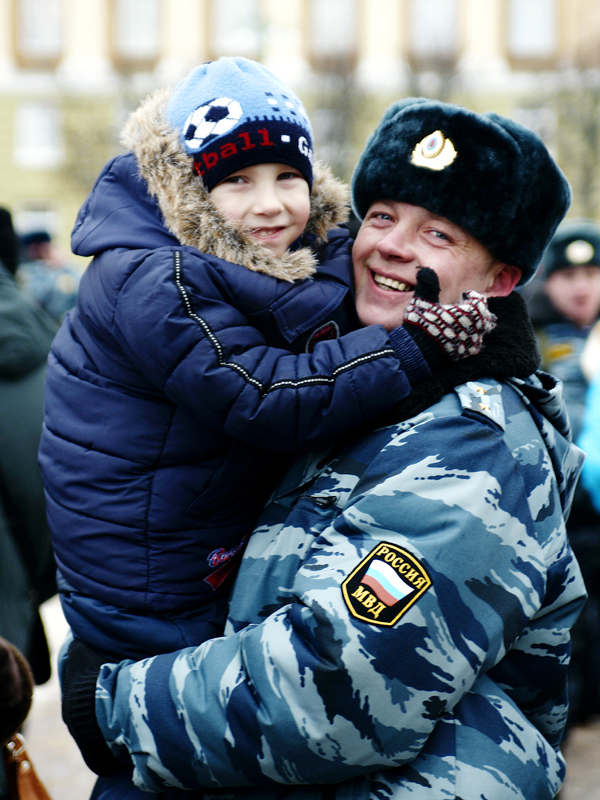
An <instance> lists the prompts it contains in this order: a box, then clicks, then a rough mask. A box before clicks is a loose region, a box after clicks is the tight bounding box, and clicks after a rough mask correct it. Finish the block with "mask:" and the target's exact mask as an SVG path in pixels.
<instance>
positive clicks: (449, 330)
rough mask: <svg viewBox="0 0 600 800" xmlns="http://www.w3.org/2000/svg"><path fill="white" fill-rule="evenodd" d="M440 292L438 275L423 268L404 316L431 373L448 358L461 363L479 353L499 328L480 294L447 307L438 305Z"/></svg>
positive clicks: (466, 294)
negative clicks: (488, 336) (484, 338)
mask: <svg viewBox="0 0 600 800" xmlns="http://www.w3.org/2000/svg"><path fill="white" fill-rule="evenodd" d="M439 293H440V285H439V281H438V277H437V275H436V274H435V272H434V271H433V270H432V269H430V268H429V267H422V268H421V269H420V270H419V272H418V275H417V285H416V287H415V293H414V297H413V299H412V300H411V302H410V303H409V304H408V306H407V307H406V313H405V315H404V327H405V328H406V330H407V331H408V332H409V333H410V334H411V336H412V337H413V338H414V340H415V342H416V344H417V345H418V347H419V349H420V350H421V352H422V354H423V357H424V358H425V360H426V361H427V363H428V364H429V367H430V369H432V371H433V370H434V369H435V368H438V367H441V366H443V364H444V361H446V363H447V359H450V360H451V361H460V360H461V359H462V358H468V356H472V355H475V354H476V353H478V352H479V351H480V350H481V348H482V346H483V337H484V336H485V334H486V333H489V332H490V331H492V330H494V328H495V327H496V317H495V316H494V315H493V314H492V313H491V311H490V310H489V309H488V306H487V299H486V297H485V296H484V295H482V294H479V292H473V291H469V292H463V295H462V299H461V301H460V302H459V303H456V304H448V305H442V304H441V303H439V302H438V297H439ZM432 345H434V346H433V347H432Z"/></svg>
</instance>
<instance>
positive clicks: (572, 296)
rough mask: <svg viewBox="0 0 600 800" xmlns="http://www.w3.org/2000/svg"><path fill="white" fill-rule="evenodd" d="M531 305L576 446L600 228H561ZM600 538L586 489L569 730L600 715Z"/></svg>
mask: <svg viewBox="0 0 600 800" xmlns="http://www.w3.org/2000/svg"><path fill="white" fill-rule="evenodd" d="M529 304H530V313H531V319H532V322H533V325H534V329H535V333H536V336H537V339H538V343H539V346H540V352H541V354H542V368H543V369H545V370H547V371H548V372H550V373H552V374H553V375H555V376H556V377H557V378H559V379H560V380H561V381H562V383H563V395H564V400H565V405H566V407H567V411H568V414H569V420H570V423H571V430H572V435H573V440H574V441H578V440H579V438H580V436H581V433H582V428H583V421H584V415H585V410H586V399H587V396H588V379H587V377H586V375H585V374H584V371H583V369H582V354H583V351H584V348H585V345H586V343H587V342H588V340H589V333H590V330H591V328H592V326H593V325H594V323H595V322H596V321H597V320H598V316H599V315H600V227H599V226H598V225H597V224H596V223H595V222H592V221H591V220H587V219H578V220H572V221H569V222H565V223H563V224H562V225H560V227H559V228H558V230H557V232H556V234H555V236H554V237H553V239H552V241H551V243H550V245H549V246H548V249H547V250H546V253H545V254H544V259H543V261H542V264H541V267H540V281H539V286H538V287H537V290H536V291H534V293H533V294H532V297H531V299H530V301H529ZM588 446H589V448H593V449H590V453H591V455H592V456H594V457H595V454H594V450H595V449H597V445H595V444H594V439H593V438H592V439H591V440H590V439H588ZM586 449H588V447H586ZM587 468H588V467H587V466H586V469H587ZM599 530H600V516H599V515H598V513H597V511H596V510H595V509H594V506H593V504H592V501H591V499H590V496H589V494H588V492H587V490H586V489H585V488H584V485H583V483H582V482H580V483H579V484H578V486H577V491H576V493H575V497H574V500H573V506H572V509H571V514H570V517H569V521H568V524H567V532H568V534H569V540H570V542H571V545H572V547H573V550H574V551H575V555H576V556H577V559H578V560H579V563H580V564H581V567H582V572H583V576H584V579H585V583H586V586H587V589H588V594H589V598H588V602H587V604H586V606H585V608H584V611H583V613H582V614H581V616H580V618H579V620H578V621H577V624H576V625H575V627H574V629H573V633H572V639H573V652H572V656H571V664H570V667H569V697H570V703H569V717H568V726H567V727H568V729H569V730H570V728H571V727H572V726H573V725H578V724H582V723H584V722H585V721H586V720H588V719H589V718H590V717H592V716H593V715H594V714H597V713H598V712H600V679H599V677H598V676H599V671H600V639H599V636H598V630H599V626H600V619H599V609H600V596H599V593H598V588H597V587H598V582H599V580H600V547H599V534H598V531H599Z"/></svg>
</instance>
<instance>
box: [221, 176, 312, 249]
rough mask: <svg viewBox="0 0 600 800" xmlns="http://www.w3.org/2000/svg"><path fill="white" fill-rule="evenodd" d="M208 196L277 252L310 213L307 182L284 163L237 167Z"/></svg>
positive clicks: (290, 239) (223, 210)
mask: <svg viewBox="0 0 600 800" xmlns="http://www.w3.org/2000/svg"><path fill="white" fill-rule="evenodd" d="M210 196H211V198H212V200H213V202H214V204H215V205H216V206H217V208H218V209H219V211H220V212H221V213H222V214H224V215H225V216H226V217H227V218H228V219H235V220H240V221H241V222H242V223H243V226H244V228H245V229H246V230H247V231H248V232H249V233H250V235H251V236H252V237H253V238H254V239H256V241H257V242H258V243H259V244H261V245H262V246H263V247H266V248H267V249H269V250H270V251H271V252H272V253H274V254H275V255H276V256H281V255H283V253H285V251H286V250H287V249H288V247H289V246H290V245H291V244H292V242H293V241H295V240H296V239H297V238H298V236H300V234H301V233H302V232H303V231H304V229H305V227H306V223H307V222H308V217H309V214H310V193H309V191H308V183H307V182H306V181H305V180H304V178H303V177H302V174H301V173H300V172H299V171H298V170H297V169H295V168H294V167H288V166H286V165H285V164H256V165H255V166H252V167H246V168H245V169H240V170H238V171H237V172H234V173H233V174H231V175H228V176H227V178H225V180H222V181H221V183H218V184H217V185H216V186H215V188H214V189H213V190H212V191H211V193H210Z"/></svg>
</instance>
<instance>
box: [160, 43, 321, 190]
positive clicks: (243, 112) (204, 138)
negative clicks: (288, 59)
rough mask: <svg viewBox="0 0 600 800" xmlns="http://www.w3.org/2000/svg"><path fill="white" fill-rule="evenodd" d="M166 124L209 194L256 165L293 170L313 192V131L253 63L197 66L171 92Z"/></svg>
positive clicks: (291, 99) (292, 99) (273, 79)
mask: <svg viewBox="0 0 600 800" xmlns="http://www.w3.org/2000/svg"><path fill="white" fill-rule="evenodd" d="M167 119H168V121H169V122H170V123H171V125H172V126H173V127H174V128H175V130H177V131H179V133H180V136H181V139H182V142H183V145H184V147H185V150H186V152H187V153H189V154H190V155H191V156H193V158H194V170H195V171H196V173H197V174H198V175H200V176H201V177H202V180H203V181H204V185H205V186H206V189H207V191H209V192H210V191H211V190H212V189H214V187H215V186H216V185H217V184H218V183H219V182H220V181H222V180H223V179H224V178H226V177H227V176H228V175H231V174H232V173H233V172H237V171H238V170H239V169H244V168H245V167H250V166H253V165H255V164H286V165H288V166H290V167H295V168H296V169H298V170H299V171H300V172H301V173H302V175H303V177H304V178H305V179H306V181H307V183H308V185H309V187H312V180H313V174H312V161H313V143H312V130H311V126H310V122H309V119H308V116H307V114H306V111H305V110H304V106H303V105H302V103H301V102H300V100H299V99H298V97H296V95H295V94H294V93H293V92H292V91H291V89H289V87H287V86H286V85H285V84H284V83H283V82H282V81H280V80H279V78H278V77H277V76H276V75H274V74H273V73H272V72H270V71H269V70H268V69H266V68H265V67H263V66H262V64H258V63H257V62H256V61H250V60H249V59H247V58H220V59H219V60H218V61H209V62H208V63H206V64H201V65H200V66H198V67H196V68H195V69H194V70H192V72H191V73H190V74H189V75H188V76H187V77H186V78H184V79H183V80H182V81H181V82H180V83H179V84H178V85H177V86H176V87H175V89H174V91H173V94H172V95H171V98H170V99H169V102H168V105H167Z"/></svg>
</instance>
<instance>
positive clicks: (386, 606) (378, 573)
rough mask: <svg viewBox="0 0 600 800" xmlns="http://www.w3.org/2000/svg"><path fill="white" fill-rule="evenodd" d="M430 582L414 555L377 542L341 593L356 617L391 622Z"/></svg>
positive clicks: (416, 598)
mask: <svg viewBox="0 0 600 800" xmlns="http://www.w3.org/2000/svg"><path fill="white" fill-rule="evenodd" d="M430 586H431V578H430V577H429V575H428V574H427V571H426V570H425V568H424V567H423V565H422V564H421V563H420V562H419V561H417V559H416V558H415V557H414V556H412V555H411V554H410V553H408V552H407V551H406V550H404V549H403V548H402V547H398V546H397V545H395V544H390V543H389V542H380V543H379V544H378V545H377V547H375V548H374V549H373V550H371V552H370V553H369V555H368V556H367V557H366V558H364V559H363V560H362V561H361V562H360V564H359V565H358V566H357V567H356V569H354V570H353V571H352V573H351V574H350V575H349V576H348V577H347V578H346V580H345V581H344V582H343V584H342V594H343V596H344V600H345V602H346V605H347V606H348V608H349V610H350V613H351V614H352V616H353V617H356V619H360V620H362V621H363V622H370V623H371V624H373V625H384V626H389V625H394V624H395V623H396V622H398V620H399V619H400V617H402V616H403V615H404V614H405V613H406V612H407V611H408V609H409V608H410V607H411V606H412V604H413V603H416V601H417V600H418V599H419V597H421V595H422V594H424V592H426V591H427V589H429V587H430Z"/></svg>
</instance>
